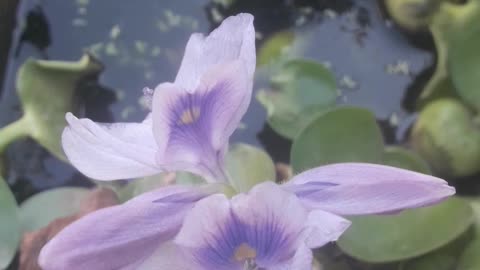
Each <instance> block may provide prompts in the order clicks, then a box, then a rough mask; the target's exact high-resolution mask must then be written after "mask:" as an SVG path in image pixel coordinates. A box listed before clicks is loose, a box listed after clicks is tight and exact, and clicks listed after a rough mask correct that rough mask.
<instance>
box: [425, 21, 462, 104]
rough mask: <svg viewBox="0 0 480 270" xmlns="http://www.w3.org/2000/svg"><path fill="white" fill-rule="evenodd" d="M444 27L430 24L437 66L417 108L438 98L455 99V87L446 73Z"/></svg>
mask: <svg viewBox="0 0 480 270" xmlns="http://www.w3.org/2000/svg"><path fill="white" fill-rule="evenodd" d="M443 29H444V27H442V26H441V25H438V24H432V25H431V26H430V31H431V32H432V36H433V40H434V41H435V47H436V50H437V64H436V67H435V72H434V73H433V75H432V77H430V79H429V81H428V83H427V85H425V88H424V89H423V91H422V93H421V95H420V97H419V98H418V101H417V108H419V109H421V108H423V107H424V106H425V105H428V104H429V103H430V102H431V101H433V100H435V99H439V98H457V97H458V94H457V92H456V89H455V86H454V85H453V82H452V79H451V78H450V74H449V72H448V42H447V37H446V36H445V32H444V30H443Z"/></svg>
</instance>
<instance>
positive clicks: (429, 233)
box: [337, 198, 473, 263]
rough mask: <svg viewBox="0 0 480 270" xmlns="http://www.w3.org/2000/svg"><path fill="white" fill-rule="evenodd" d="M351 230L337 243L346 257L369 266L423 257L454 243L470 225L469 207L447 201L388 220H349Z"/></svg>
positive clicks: (389, 217)
mask: <svg viewBox="0 0 480 270" xmlns="http://www.w3.org/2000/svg"><path fill="white" fill-rule="evenodd" d="M349 219H350V220H352V226H351V227H350V228H349V229H348V230H347V231H346V232H345V234H343V236H342V237H341V238H340V240H339V241H338V242H337V243H338V245H339V247H340V248H341V249H342V250H343V251H344V252H345V253H347V254H349V255H350V256H352V257H355V258H357V259H359V260H363V261H366V262H371V263H385V262H393V261H400V260H405V259H409V258H413V257H418V256H420V255H424V254H426V253H428V252H430V251H433V250H435V249H438V248H440V247H442V246H445V245H446V244H448V243H450V242H452V241H453V240H455V239H457V238H458V237H459V236H460V235H462V234H463V233H464V232H465V231H466V230H467V229H468V228H469V227H470V226H471V225H472V223H473V211H472V208H471V207H470V205H469V204H468V203H467V202H466V201H464V200H462V199H458V198H450V199H448V200H446V201H444V202H442V203H440V204H438V205H435V206H431V207H426V208H419V209H413V210H406V211H404V212H402V213H400V214H398V215H392V216H363V217H351V218H349Z"/></svg>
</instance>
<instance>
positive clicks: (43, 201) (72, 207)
mask: <svg viewBox="0 0 480 270" xmlns="http://www.w3.org/2000/svg"><path fill="white" fill-rule="evenodd" d="M88 194H89V190H88V189H86V188H78V187H63V188H56V189H52V190H47V191H44V192H41V193H39V194H36V195H34V196H32V197H30V198H29V199H28V200H26V201H24V202H23V203H22V204H21V205H20V212H19V216H20V223H21V228H22V231H23V232H31V231H35V230H38V229H40V228H43V227H45V226H47V225H48V224H49V223H50V222H52V221H54V220H55V219H57V218H62V217H67V216H70V215H74V214H76V213H77V212H78V211H79V210H80V205H81V203H82V202H83V201H84V200H85V198H86V197H87V196H88Z"/></svg>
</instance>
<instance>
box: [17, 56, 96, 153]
mask: <svg viewBox="0 0 480 270" xmlns="http://www.w3.org/2000/svg"><path fill="white" fill-rule="evenodd" d="M101 70H102V65H101V64H100V63H99V62H97V61H95V60H94V59H93V58H92V57H90V56H89V55H85V56H83V57H82V58H81V59H80V60H79V61H77V62H63V61H45V60H33V59H29V60H27V61H26V62H25V63H24V64H23V65H22V66H21V67H20V69H19V71H18V75H17V82H16V87H17V91H18V95H19V97H20V100H21V103H22V106H23V111H24V116H23V118H22V120H21V121H24V126H25V128H26V129H27V130H28V133H29V135H30V136H31V137H32V138H34V139H35V140H36V141H37V142H39V143H40V144H41V145H42V146H44V147H45V148H47V149H48V150H49V151H50V152H51V153H53V154H54V155H55V156H57V157H58V158H60V159H63V160H65V156H64V154H63V151H62V149H61V146H60V141H61V140H60V136H61V133H62V130H63V128H64V127H65V125H66V122H65V113H66V112H69V111H75V110H76V108H75V107H74V103H73V101H74V98H73V97H74V90H75V88H76V86H77V83H78V82H79V80H80V79H82V78H84V77H86V76H89V75H94V74H98V73H99V72H100V71H101Z"/></svg>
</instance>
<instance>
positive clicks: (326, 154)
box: [291, 107, 384, 172]
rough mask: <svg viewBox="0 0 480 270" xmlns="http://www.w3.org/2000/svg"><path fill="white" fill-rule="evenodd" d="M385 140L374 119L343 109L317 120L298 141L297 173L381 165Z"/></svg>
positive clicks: (293, 158) (367, 113)
mask: <svg viewBox="0 0 480 270" xmlns="http://www.w3.org/2000/svg"><path fill="white" fill-rule="evenodd" d="M383 148H384V145H383V138H382V134H381V132H380V129H379V127H378V125H377V123H376V121H375V117H374V115H373V114H372V113H371V112H370V111H368V110H366V109H361V108H353V107H342V108H337V109H334V110H331V111H329V112H327V113H325V114H322V115H320V116H319V117H317V118H316V119H315V120H314V121H313V122H311V123H310V124H309V125H308V126H307V127H306V128H305V129H304V130H303V131H302V132H301V133H300V134H299V135H298V137H297V138H296V139H295V140H294V142H293V145H292V150H291V164H292V168H293V170H294V172H301V171H304V170H306V169H310V168H313V167H317V166H321V165H325V164H329V163H337V162H354V161H356V162H370V163H381V162H382V159H383V152H384V151H383Z"/></svg>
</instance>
